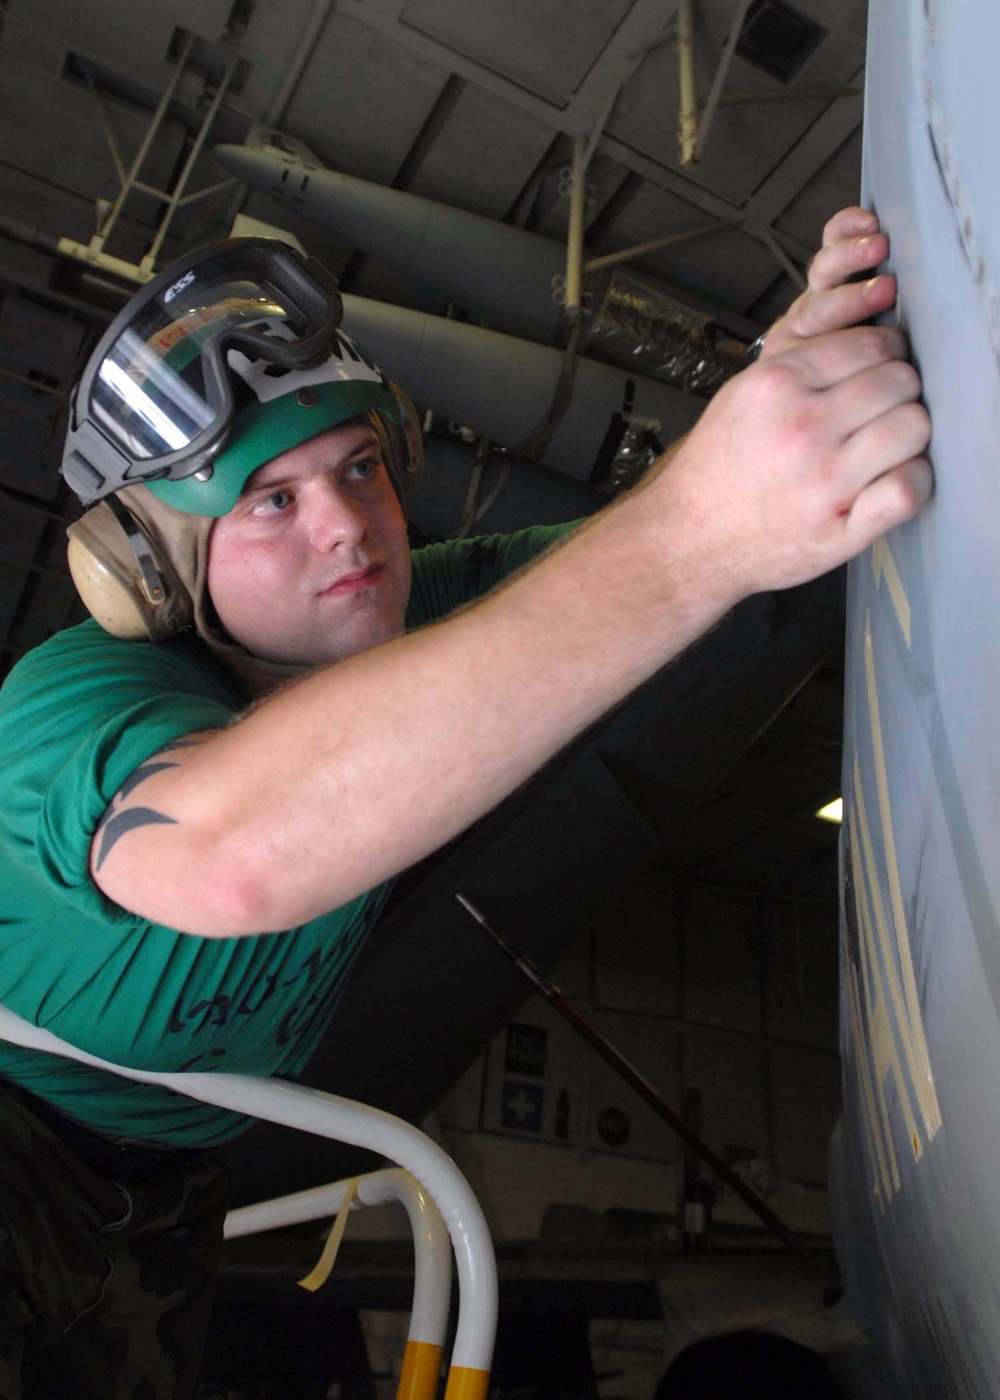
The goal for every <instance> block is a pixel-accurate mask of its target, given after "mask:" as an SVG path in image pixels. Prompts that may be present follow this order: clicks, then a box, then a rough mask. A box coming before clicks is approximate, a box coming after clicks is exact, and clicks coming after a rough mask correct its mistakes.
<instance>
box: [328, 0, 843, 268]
mask: <svg viewBox="0 0 1000 1400" xmlns="http://www.w3.org/2000/svg"><path fill="white" fill-rule="evenodd" d="M338 9H339V11H340V12H341V13H342V14H349V15H351V17H352V18H354V19H357V20H359V21H360V22H361V23H363V24H366V25H368V26H369V27H370V28H372V29H375V30H377V31H378V32H379V33H381V34H384V35H386V37H388V38H391V39H392V40H393V41H394V42H395V43H398V44H401V45H402V46H403V47H405V48H407V49H409V50H410V51H411V52H413V53H415V54H418V55H419V56H420V57H422V58H424V59H426V60H428V61H430V62H433V63H436V64H439V65H440V66H442V67H443V68H445V69H447V70H449V71H451V72H454V73H457V74H459V75H460V76H462V77H464V78H466V79H468V80H469V81H470V82H472V83H475V84H476V85H477V86H478V87H481V88H483V89H485V90H486V91H487V92H492V93H494V94H496V96H498V97H502V98H503V100H504V101H505V102H508V103H510V104H511V105H512V106H514V107H517V108H519V109H520V110H521V111H523V112H526V113H528V114H529V115H530V116H532V117H534V118H535V119H536V120H538V121H540V122H543V123H545V124H546V125H548V126H551V127H552V128H553V129H554V130H557V131H561V132H564V133H566V134H568V135H570V136H576V135H580V134H582V135H584V136H586V137H588V138H589V137H590V135H591V133H592V132H594V131H595V129H596V130H601V129H602V128H603V125H604V123H605V122H606V121H607V118H608V115H609V105H610V106H613V101H614V97H615V96H616V95H617V93H618V92H619V91H620V88H621V84H622V80H623V78H626V77H628V76H629V75H630V74H631V73H632V72H633V71H634V70H635V67H636V55H637V53H638V54H641V53H644V52H646V51H647V50H648V49H649V48H650V47H651V45H653V44H655V43H656V42H658V39H659V38H660V37H663V35H664V34H665V33H666V32H667V31H668V29H669V26H670V25H671V24H672V22H673V21H674V19H675V17H676V5H672V6H670V7H669V10H668V11H667V12H666V13H665V9H664V5H663V3H662V0H636V3H635V4H634V5H632V7H631V9H630V10H629V13H628V15H627V16H626V18H625V20H623V22H622V23H621V25H619V27H618V29H617V30H616V31H615V33H614V34H613V35H612V36H611V38H610V39H609V41H608V43H607V44H606V45H605V47H604V49H603V50H602V51H601V54H600V56H599V58H598V59H597V61H596V62H595V63H594V64H593V65H592V66H591V68H590V69H589V71H588V72H587V74H586V75H585V77H584V78H583V80H582V82H581V83H580V85H579V87H578V88H577V90H576V92H575V93H573V95H572V96H571V97H570V98H569V100H568V101H567V102H566V103H565V105H563V106H559V105H557V104H555V103H552V102H550V101H548V100H546V99H545V98H542V97H539V96H538V95H537V94H536V93H533V92H531V91H529V90H528V89H527V88H525V87H524V86H522V85H521V84H519V83H516V82H514V81H512V80H511V79H510V78H506V77H504V76H503V75H502V74H500V73H497V72H495V71H494V70H493V69H491V68H488V67H486V66H485V65H484V64H481V63H477V62H476V61H475V60H474V59H471V58H468V57H466V56H465V55H463V54H461V53H459V52H457V50H455V49H453V48H450V47H449V46H448V45H447V44H444V43H442V42H440V41H439V40H437V39H433V38H431V37H430V36H428V35H426V34H423V33H421V32H420V31H419V30H417V29H415V28H413V26H411V25H409V24H407V23H406V22H405V20H404V19H403V18H402V16H403V11H404V9H405V0H340V4H339V5H338ZM861 72H863V70H861ZM859 77H860V73H859V74H856V75H855V77H854V78H853V79H852V81H855V82H856V81H857V80H858V78H859ZM862 110H863V99H862V98H861V96H860V95H851V96H844V97H839V98H836V99H834V100H833V101H831V104H830V106H829V107H828V108H827V110H826V111H825V112H824V113H823V114H822V115H821V116H820V117H819V118H818V119H817V121H816V122H814V123H813V125H812V126H811V127H810V129H809V131H808V132H807V133H806V134H805V136H803V138H802V139H801V140H800V141H799V142H798V143H797V144H796V146H795V147H794V149H793V150H792V151H791V152H790V153H789V155H788V156H787V157H786V158H785V159H784V160H783V161H781V163H780V164H779V165H778V166H777V167H776V169H775V170H774V171H773V172H772V174H771V175H770V176H769V177H768V179H767V180H766V181H765V182H764V184H763V185H762V187H761V188H760V190H758V191H757V193H756V194H755V195H754V197H753V198H752V199H751V201H750V203H749V204H748V205H747V206H745V207H744V208H739V207H737V206H735V205H733V204H732V203H731V202H730V201H729V200H726V199H724V198H722V197H721V196H719V195H716V194H714V193H713V192H712V191H711V190H708V189H705V188H704V187H703V186H701V185H700V184H697V183H695V181H693V180H690V179H688V178H686V177H685V176H684V175H683V174H681V173H680V172H678V171H675V170H673V169H671V168H670V167H668V166H665V165H663V164H661V163H660V162H659V161H657V160H654V159H653V158H651V157H649V156H647V155H645V154H643V153H642V152H641V151H637V150H636V149H635V148H634V147H632V146H629V145H628V144H627V143H625V142H623V141H620V140H618V139H617V138H616V137H613V136H610V135H608V134H607V132H604V134H603V135H601V137H600V139H599V141H598V143H597V148H598V149H599V150H600V152H601V154H602V155H604V156H606V157H608V158H610V159H612V160H615V161H618V162H619V163H620V164H622V165H624V166H625V167H626V168H627V169H630V170H633V171H635V172H636V174H638V175H640V176H642V178H643V179H645V180H649V181H650V183H651V184H653V185H656V186H657V187H658V188H660V189H662V190H664V191H665V192H666V193H668V194H672V195H675V196H676V197H677V198H678V199H681V200H683V201H685V202H686V203H687V204H690V205H692V206H693V207H694V208H695V209H698V210H700V211H702V212H703V213H705V214H708V215H710V216H711V217H712V218H715V219H718V220H720V222H722V223H725V224H728V225H730V226H732V227H734V228H740V229H742V230H743V231H744V232H745V233H747V234H748V235H749V236H750V237H752V238H754V239H756V240H757V241H759V242H763V243H764V244H765V246H769V244H768V242H767V239H766V238H765V237H764V232H763V231H764V230H766V229H768V227H769V225H770V224H771V223H772V222H773V220H774V219H776V218H777V217H778V216H779V215H780V214H781V212H782V211H783V210H784V209H785V208H786V207H787V205H788V204H789V203H791V201H792V200H793V199H794V198H795V196H796V195H797V194H798V193H799V192H800V191H801V189H802V188H803V186H804V185H805V184H807V183H808V181H809V180H810V179H811V178H812V176H813V175H814V174H815V173H816V172H817V171H818V170H820V169H822V167H823V165H824V164H825V163H826V162H827V161H828V160H829V159H830V158H831V156H832V155H834V154H835V152H836V151H837V150H838V149H839V148H840V146H841V145H842V144H843V142H844V141H845V140H846V139H847V138H848V137H849V136H850V134H851V133H852V131H853V130H854V129H855V128H856V127H857V126H858V125H859V123H860V121H861V116H862ZM831 212H832V211H831ZM782 248H783V250H784V252H785V253H786V255H788V256H789V257H791V258H793V259H796V260H798V261H800V262H802V263H805V262H807V261H808V260H809V258H810V257H811V256H812V254H813V252H814V251H815V249H813V248H810V247H808V246H807V245H805V244H803V243H801V242H800V241H799V240H798V239H795V238H794V237H791V236H787V235H783V237H782ZM771 251H772V252H773V249H772V250H771Z"/></svg>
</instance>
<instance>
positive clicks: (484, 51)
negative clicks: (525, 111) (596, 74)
mask: <svg viewBox="0 0 1000 1400" xmlns="http://www.w3.org/2000/svg"><path fill="white" fill-rule="evenodd" d="M630 8H631V0H597V3H592V4H588V5H579V4H577V3H576V0H548V3H547V4H545V5H539V4H538V3H537V0H506V3H505V4H503V5H497V4H495V3H494V0H463V3H461V4H456V3H455V0H406V3H405V4H404V6H403V8H402V12H401V18H402V20H403V22H404V23H405V24H408V25H412V26H413V28H414V29H418V30H420V31H422V32H423V33H424V34H427V35H428V36H429V37H431V38H434V39H437V40H439V41H440V42H441V43H443V44H446V45H447V46H448V47H449V48H452V49H454V50H455V52H456V53H459V54H462V55H464V56H465V57H466V58H471V59H473V60H474V61H475V62H476V63H481V64H483V66H484V67H486V68H492V69H493V70H494V71H495V72H497V73H501V74H503V76H504V77H507V78H510V79H511V80H512V81H513V82H515V83H518V84H520V85H521V86H523V87H525V88H527V89H528V90H529V91H530V92H534V93H537V94H538V96H539V97H544V98H546V99H547V100H548V101H549V102H552V103H554V104H556V105H557V106H564V105H565V104H566V102H568V101H569V99H570V97H571V96H572V95H573V93H574V92H575V91H576V89H577V88H578V87H579V85H580V82H581V81H582V79H583V78H584V76H585V75H586V73H587V70H588V69H589V68H590V66H591V64H592V63H593V62H594V60H595V59H596V58H597V57H598V56H599V55H600V53H601V51H602V49H603V48H604V47H605V45H606V44H607V42H608V40H609V39H610V38H611V36H612V35H613V34H614V32H615V30H616V29H617V27H618V25H619V24H620V23H621V22H622V20H623V19H624V18H625V16H626V15H627V13H628V11H629V9H630Z"/></svg>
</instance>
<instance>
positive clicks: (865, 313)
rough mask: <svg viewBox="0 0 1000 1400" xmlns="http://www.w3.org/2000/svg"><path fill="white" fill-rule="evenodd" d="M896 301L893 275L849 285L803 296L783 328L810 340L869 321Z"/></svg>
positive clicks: (847, 283)
mask: <svg viewBox="0 0 1000 1400" xmlns="http://www.w3.org/2000/svg"><path fill="white" fill-rule="evenodd" d="M895 300H896V279H895V277H893V276H892V275H891V274H890V273H883V274H882V275H881V276H878V277H871V278H868V279H867V280H866V281H864V282H846V283H844V284H843V285H841V286H838V287H833V288H831V290H830V291H827V292H817V293H816V294H815V295H813V296H805V297H802V298H801V299H800V300H799V301H798V302H796V304H795V305H794V306H793V307H792V309H791V310H790V311H789V312H788V314H787V315H786V316H785V318H784V322H783V324H782V329H783V330H784V331H785V332H786V333H787V334H790V335H791V336H794V337H798V338H801V339H802V340H807V339H809V337H811V336H814V335H825V334H826V333H827V332H828V331H839V330H844V329H845V328H846V327H847V326H858V325H861V324H862V323H863V322H864V321H870V320H871V319H872V318H873V317H875V316H880V315H882V313H883V312H885V311H888V310H889V308H890V307H891V306H892V304H893V302H894V301H895Z"/></svg>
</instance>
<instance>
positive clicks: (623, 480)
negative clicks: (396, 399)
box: [344, 294, 704, 487]
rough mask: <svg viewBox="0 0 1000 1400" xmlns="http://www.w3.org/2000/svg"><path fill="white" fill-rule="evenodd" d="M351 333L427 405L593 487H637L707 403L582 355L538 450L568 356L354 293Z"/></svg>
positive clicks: (347, 306) (348, 309) (348, 302)
mask: <svg viewBox="0 0 1000 1400" xmlns="http://www.w3.org/2000/svg"><path fill="white" fill-rule="evenodd" d="M344 328H345V330H346V331H347V332H348V334H349V335H351V336H353V337H356V338H357V340H358V341H359V342H360V344H362V345H363V346H364V347H365V349H366V350H367V351H368V352H369V353H370V354H371V355H372V356H373V357H374V359H375V361H376V363H377V364H378V365H379V366H380V367H381V368H382V370H383V371H384V372H385V373H386V374H387V375H388V376H389V378H390V379H393V380H395V381H396V382H398V383H399V384H401V385H402V386H403V387H404V388H405V389H406V391H407V393H408V394H409V395H410V397H411V398H413V399H414V400H415V401H416V402H417V403H419V404H422V405H425V406H427V407H430V408H432V409H434V411H435V412H436V413H438V414H440V415H441V416H442V417H444V418H445V419H448V420H451V421H453V422H456V423H459V424H463V425H467V426H469V427H473V428H475V430H476V432H478V433H480V434H481V435H483V436H485V437H486V438H488V439H489V440H490V441H491V442H492V443H495V444H497V445H498V446H501V447H504V448H506V449H507V450H509V451H511V452H513V453H514V455H522V454H523V455H534V456H535V457H537V460H539V461H540V462H541V463H542V464H543V465H545V466H548V467H551V468H553V469H554V470H556V471H559V472H562V473H563V474H564V475H566V476H569V477H573V478H574V479H575V480H576V481H580V482H586V483H588V484H589V485H591V486H608V487H613V486H615V485H620V484H627V482H628V481H629V480H630V479H632V475H633V473H632V470H631V468H632V465H633V463H634V462H635V461H636V458H637V457H641V456H642V454H643V452H645V453H646V460H647V462H648V460H649V458H650V448H649V446H648V444H650V443H651V442H653V441H654V440H656V439H658V440H659V441H660V442H661V443H662V444H664V445H665V444H666V443H669V442H672V441H673V440H674V438H677V437H679V436H680V435H681V434H682V433H685V432H687V430H688V429H689V428H690V427H691V426H692V424H693V423H694V422H695V420H696V418H697V417H698V414H699V413H700V411H701V409H702V408H703V407H704V404H703V402H702V401H701V400H699V399H697V398H695V397H693V396H692V395H690V394H686V393H684V392H683V391H682V390H680V389H675V388H673V387H672V386H671V385H669V384H664V383H661V382H660V381H659V380H656V379H649V378H646V377H645V376H642V375H637V374H629V373H628V371H627V370H623V369H619V368H618V367H617V366H615V365H606V364H602V363H600V362H599V361H597V360H587V359H580V360H578V361H577V363H576V371H575V377H574V379H573V383H572V392H571V394H570V396H569V399H568V402H567V403H566V404H565V407H564V408H563V409H562V412H561V413H559V414H557V415H555V416H554V422H553V425H552V431H551V435H550V436H549V437H548V440H547V441H543V442H542V444H541V446H540V447H539V448H538V450H537V451H536V452H535V453H533V454H529V453H527V452H526V451H525V443H526V442H527V441H528V440H530V439H532V438H533V437H535V436H536V430H537V429H538V427H539V425H540V424H542V423H543V422H544V421H545V420H546V419H547V418H548V416H549V414H550V410H551V409H552V407H553V403H554V401H555V400H556V395H557V390H558V388H559V385H560V379H561V376H562V375H563V370H564V366H565V363H566V361H565V356H564V354H563V352H562V351H560V350H556V349H553V348H552V347H551V346H547V345H536V344H534V343H533V342H531V341H527V340H519V339H517V338H516V337H514V336H509V335H503V334H501V333H500V332H499V331H491V330H485V329H484V328H483V327H481V326H473V325H469V324H468V323H467V322H463V321H453V320H449V319H447V318H446V317H444V316H431V315H429V314H428V313H427V312H423V311H413V310H410V309H408V308H405V307H400V306H392V305H390V304H389V303H387V302H381V301H373V300H370V299H369V298H366V297H356V296H351V295H349V294H348V295H345V296H344ZM543 436H544V435H543ZM630 458H631V461H630ZM637 465H641V464H637Z"/></svg>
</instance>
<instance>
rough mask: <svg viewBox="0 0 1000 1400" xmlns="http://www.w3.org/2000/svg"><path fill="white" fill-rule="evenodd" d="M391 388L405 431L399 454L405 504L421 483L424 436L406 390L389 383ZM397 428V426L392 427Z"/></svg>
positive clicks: (401, 484)
mask: <svg viewBox="0 0 1000 1400" xmlns="http://www.w3.org/2000/svg"><path fill="white" fill-rule="evenodd" d="M389 388H390V389H391V390H392V392H393V394H394V396H395V399H396V402H397V404H398V405H399V421H400V424H401V426H402V430H403V437H404V439H405V441H404V443H403V445H402V446H403V451H402V452H401V453H400V454H398V455H399V456H401V457H402V459H403V460H402V465H401V468H400V470H399V473H398V474H399V477H400V487H401V489H402V497H403V501H404V503H405V502H406V501H407V500H409V498H410V496H412V494H413V492H414V491H415V490H416V489H417V486H418V485H419V483H420V478H421V477H422V476H423V472H424V435H423V431H422V429H421V426H420V419H419V418H418V417H417V410H416V409H415V408H414V406H413V401H412V400H411V398H410V396H409V395H408V394H407V393H406V391H405V390H404V389H401V388H400V387H399V385H398V384H394V383H393V382H392V380H390V381H389ZM391 426H392V427H395V424H392V425H391Z"/></svg>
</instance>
